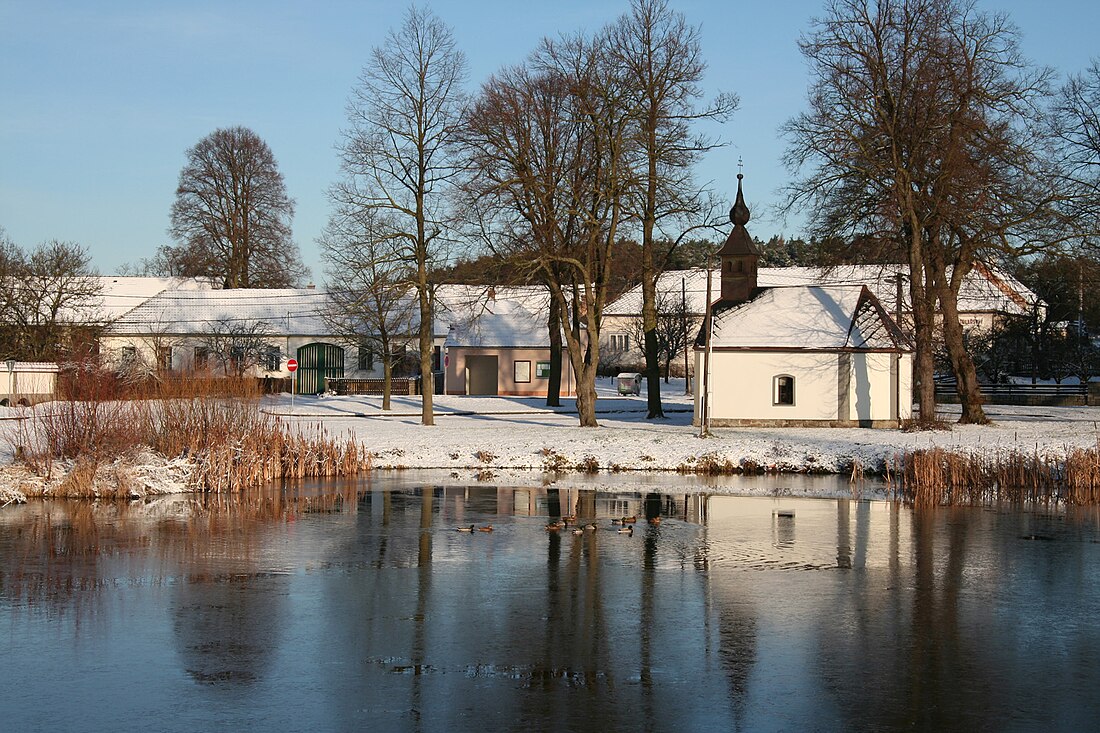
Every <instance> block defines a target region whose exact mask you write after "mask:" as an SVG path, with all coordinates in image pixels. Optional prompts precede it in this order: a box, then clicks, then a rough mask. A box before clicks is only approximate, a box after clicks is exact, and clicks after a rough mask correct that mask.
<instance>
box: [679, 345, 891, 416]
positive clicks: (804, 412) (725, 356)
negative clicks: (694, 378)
mask: <svg viewBox="0 0 1100 733" xmlns="http://www.w3.org/2000/svg"><path fill="white" fill-rule="evenodd" d="M710 359H711V361H710V377H709V380H708V383H709V386H708V391H709V393H710V419H711V420H712V421H721V420H762V421H770V420H798V421H837V420H841V421H855V420H875V421H888V420H895V419H898V417H900V418H901V419H905V418H908V417H909V416H910V413H911V410H912V398H911V382H912V359H911V356H910V355H908V354H903V355H901V356H900V358H898V359H897V361H898V366H897V368H896V369H895V374H896V375H897V376H896V377H893V376H892V375H891V371H892V362H893V361H894V359H895V355H893V354H890V353H851V354H845V355H843V356H841V355H840V354H838V353H836V352H831V353H830V352H821V353H816V352H810V353H800V352H791V351H786V352H767V351H714V352H712V353H711V357H710ZM845 365H846V372H847V374H846V381H847V389H846V390H844V389H842V387H841V384H843V383H844V379H843V378H842V376H841V370H842V369H844V368H845ZM695 369H696V373H698V374H702V370H703V353H702V351H698V352H696V354H695ZM779 375H789V376H792V377H794V379H795V387H794V390H795V391H794V404H793V405H775V404H773V391H772V390H773V383H774V379H775V377H777V376H779ZM845 392H846V394H844V393H845ZM701 393H702V390H701V389H697V390H696V396H695V418H696V422H698V418H699V415H700V404H699V400H700V399H701ZM842 394H843V395H844V397H843V398H842ZM842 400H843V401H842ZM845 403H846V404H845ZM895 405H896V407H895ZM895 412H896V413H897V415H898V417H895Z"/></svg>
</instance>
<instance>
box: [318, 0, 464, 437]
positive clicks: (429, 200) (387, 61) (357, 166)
mask: <svg viewBox="0 0 1100 733" xmlns="http://www.w3.org/2000/svg"><path fill="white" fill-rule="evenodd" d="M465 69H466V61H465V57H464V56H463V55H462V53H461V52H460V51H459V50H458V49H457V47H456V46H455V42H454V37H453V35H452V33H451V30H450V29H449V28H448V27H447V26H446V25H444V23H443V22H442V21H441V20H440V19H439V18H437V17H436V16H434V15H432V14H431V12H430V11H427V10H421V9H418V8H415V7H412V8H410V9H409V10H408V11H407V12H406V14H405V20H404V22H403V23H402V24H401V26H400V27H399V28H397V29H395V30H391V31H390V33H389V34H388V36H387V37H386V40H385V42H384V43H383V44H382V45H381V46H378V47H376V48H375V49H374V50H373V51H372V53H371V60H370V62H369V63H368V64H367V66H366V67H365V68H364V69H363V71H362V73H361V74H360V76H359V82H358V84H357V85H356V86H355V88H354V89H353V90H352V93H351V99H350V100H349V102H348V123H349V127H348V129H347V130H345V131H344V132H343V140H342V142H341V144H340V151H341V159H342V166H343V170H344V172H345V174H346V180H345V181H344V182H343V183H340V184H338V185H337V195H338V196H339V197H340V199H341V200H343V201H346V202H349V203H354V205H357V206H360V207H363V208H370V209H376V210H379V211H381V212H385V214H386V215H387V216H388V217H390V220H391V222H392V228H391V234H390V236H391V237H392V238H393V239H394V251H396V252H399V253H400V257H401V259H403V260H404V261H406V262H408V263H409V265H410V266H411V268H412V269H413V270H414V275H413V277H412V285H413V288H414V292H415V294H416V299H417V310H418V313H419V320H420V322H419V326H418V331H419V334H418V341H419V350H420V378H421V394H422V403H421V417H420V420H421V422H422V423H423V424H424V425H433V424H435V418H434V414H433V411H432V391H433V383H434V380H433V374H432V352H433V339H432V337H433V333H432V330H433V329H432V325H433V318H432V314H433V310H434V293H433V282H432V273H433V270H434V269H435V268H436V266H437V265H439V264H440V263H442V262H443V261H444V260H445V249H446V248H445V244H446V241H447V240H446V235H447V231H448V225H447V221H448V215H447V200H446V197H445V195H444V193H445V191H444V189H445V187H446V186H447V185H448V184H449V183H451V181H452V180H453V179H454V177H455V176H456V175H457V172H458V171H457V168H456V166H455V162H454V159H453V157H452V155H451V146H452V143H453V140H454V135H455V129H454V128H455V124H456V123H457V121H458V120H459V118H460V114H461V104H462V94H461V88H460V87H461V85H462V83H463V80H464V78H465Z"/></svg>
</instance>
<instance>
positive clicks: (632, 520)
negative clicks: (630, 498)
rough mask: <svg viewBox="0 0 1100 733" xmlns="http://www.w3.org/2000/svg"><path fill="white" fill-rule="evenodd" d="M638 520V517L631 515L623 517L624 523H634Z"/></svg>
mask: <svg viewBox="0 0 1100 733" xmlns="http://www.w3.org/2000/svg"><path fill="white" fill-rule="evenodd" d="M637 521H638V517H636V516H634V515H631V516H629V517H623V524H634V523H635V522H637Z"/></svg>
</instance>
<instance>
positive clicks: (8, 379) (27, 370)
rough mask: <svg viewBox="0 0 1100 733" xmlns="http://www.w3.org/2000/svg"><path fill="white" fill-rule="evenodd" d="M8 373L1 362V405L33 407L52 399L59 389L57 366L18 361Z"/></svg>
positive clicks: (48, 363) (5, 366)
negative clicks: (35, 404)
mask: <svg viewBox="0 0 1100 733" xmlns="http://www.w3.org/2000/svg"><path fill="white" fill-rule="evenodd" d="M14 366H15V368H14V369H13V370H12V371H10V372H9V371H8V369H7V364H6V363H5V362H2V361H0V404H3V405H18V404H27V405H32V404H34V403H36V402H42V401H43V400H48V399H51V398H52V397H53V396H54V393H55V391H56V389H57V364H55V363H53V362H28V361H17V362H15V365H14Z"/></svg>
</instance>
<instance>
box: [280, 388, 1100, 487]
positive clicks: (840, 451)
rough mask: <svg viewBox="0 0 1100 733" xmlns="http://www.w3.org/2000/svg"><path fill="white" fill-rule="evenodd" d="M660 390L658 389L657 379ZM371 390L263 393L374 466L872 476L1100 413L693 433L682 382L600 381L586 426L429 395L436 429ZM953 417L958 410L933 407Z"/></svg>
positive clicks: (980, 450)
mask: <svg viewBox="0 0 1100 733" xmlns="http://www.w3.org/2000/svg"><path fill="white" fill-rule="evenodd" d="M662 386H664V385H662ZM380 402H381V399H380V398H377V397H331V396H323V397H298V398H296V400H295V401H294V405H293V407H292V406H291V404H290V399H289V397H287V396H281V397H276V398H272V399H271V401H270V402H269V403H268V404H267V409H269V410H270V411H272V412H274V413H276V414H279V415H280V416H281V419H283V420H284V421H285V422H286V423H287V424H288V425H290V426H298V427H299V428H300V429H314V428H316V427H317V426H318V425H320V426H322V427H323V428H324V429H325V430H327V431H328V432H330V433H331V434H336V435H342V434H351V435H354V436H355V437H356V438H357V439H358V440H360V441H361V442H362V443H363V445H364V446H365V447H366V448H367V449H368V450H370V451H371V452H372V453H373V455H374V465H375V466H376V467H378V468H439V469H470V470H476V469H491V470H501V469H510V470H514V469H535V470H542V469H548V468H569V469H576V468H577V467H578V466H580V467H597V468H598V470H599V471H600V472H601V473H602V472H608V471H676V470H685V469H691V468H692V467H694V466H696V465H698V464H699V463H700V462H715V463H719V464H725V463H727V462H728V463H729V464H732V465H735V466H757V467H760V468H766V469H769V470H776V471H785V472H831V473H851V471H852V469H853V466H855V467H856V468H859V469H862V470H867V471H879V470H881V469H882V467H883V464H884V463H885V462H886V461H893V460H894V459H895V457H896V456H898V455H899V454H903V453H907V452H911V451H914V450H918V449H928V448H935V447H940V448H944V449H947V450H951V451H955V452H960V453H967V454H971V455H984V456H990V457H993V456H996V455H997V454H1002V455H1004V454H1008V453H1011V452H1020V453H1025V454H1032V453H1034V452H1038V453H1040V454H1041V455H1044V456H1048V457H1051V458H1058V457H1061V456H1064V455H1065V454H1066V452H1067V451H1068V450H1069V449H1071V448H1074V447H1095V446H1096V445H1097V443H1098V440H1100V431H1098V428H1097V423H1098V422H1100V408H1094V407H1016V406H997V405H990V406H988V408H987V412H988V414H989V416H990V417H991V418H992V419H993V420H994V424H993V425H955V426H952V428H951V429H950V430H938V431H923V432H909V433H907V432H902V431H900V430H872V429H865V428H716V429H714V430H713V431H712V432H713V435H712V436H711V437H708V438H700V437H699V431H698V429H697V428H695V427H693V426H692V425H691V409H692V405H691V398H690V397H686V396H685V395H684V394H683V382H682V381H680V382H679V384H676V383H675V382H674V383H673V384H671V385H669V386H667V387H666V389H665V394H664V405H665V410H666V414H667V415H668V417H667V418H665V419H659V420H647V419H646V402H645V397H644V396H641V397H633V396H627V397H620V396H618V395H616V394H614V393H613V392H612V391H611V389H610V387H609V386H608V385H607V383H606V382H604V383H601V385H600V399H599V401H598V408H597V409H598V415H597V417H598V419H599V422H600V425H601V427H600V428H597V429H591V428H580V427H578V426H577V425H578V423H577V417H576V415H575V413H574V412H573V409H572V400H571V399H569V400H567V399H563V400H562V403H563V407H562V408H558V410H557V411H555V410H551V409H549V408H546V407H545V404H544V402H545V400H542V399H538V398H516V397H456V396H444V395H437V396H436V397H435V406H436V420H435V422H436V424H435V425H434V426H423V425H420V404H419V398H416V397H395V398H394V399H393V410H392V411H391V413H390V414H386V413H383V412H382V410H381V409H380ZM942 409H943V417H944V419H945V420H947V421H951V422H953V421H954V420H956V419H957V418H958V407H957V406H950V405H944V406H942Z"/></svg>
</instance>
